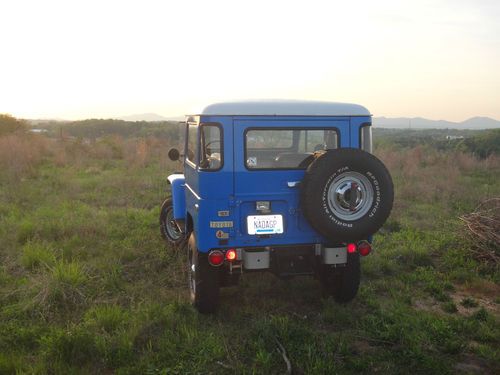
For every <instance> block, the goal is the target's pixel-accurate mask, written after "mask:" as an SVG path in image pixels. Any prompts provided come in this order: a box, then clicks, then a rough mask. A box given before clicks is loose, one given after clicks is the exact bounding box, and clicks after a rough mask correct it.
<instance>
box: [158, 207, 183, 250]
mask: <svg viewBox="0 0 500 375" xmlns="http://www.w3.org/2000/svg"><path fill="white" fill-rule="evenodd" d="M160 233H161V236H162V237H163V238H164V239H165V240H167V241H168V242H169V243H170V244H171V245H173V246H179V245H181V244H183V243H184V242H185V240H186V236H185V234H184V233H182V232H181V231H180V229H179V227H178V226H177V224H176V223H175V221H174V206H173V202H172V199H171V198H168V199H166V200H165V202H163V204H162V205H161V210H160Z"/></svg>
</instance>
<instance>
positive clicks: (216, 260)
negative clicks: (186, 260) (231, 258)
mask: <svg viewBox="0 0 500 375" xmlns="http://www.w3.org/2000/svg"><path fill="white" fill-rule="evenodd" d="M208 263H210V264H211V265H212V266H220V265H221V264H222V263H224V253H223V252H222V251H220V250H212V251H211V252H209V253H208Z"/></svg>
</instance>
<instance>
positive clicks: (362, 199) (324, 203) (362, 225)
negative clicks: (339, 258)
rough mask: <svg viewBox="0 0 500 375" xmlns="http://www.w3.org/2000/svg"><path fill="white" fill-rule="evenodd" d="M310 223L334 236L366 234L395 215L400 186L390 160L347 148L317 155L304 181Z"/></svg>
mask: <svg viewBox="0 0 500 375" xmlns="http://www.w3.org/2000/svg"><path fill="white" fill-rule="evenodd" d="M300 195H301V196H300V198H301V206H302V211H303V213H304V216H305V217H306V219H307V220H308V221H309V223H310V225H311V226H312V227H313V228H314V229H315V230H316V231H317V232H318V233H320V234H322V235H323V236H324V237H326V238H327V239H328V240H329V241H332V242H348V241H357V240H361V239H366V238H367V237H368V236H369V235H371V234H373V233H375V232H376V231H377V230H379V229H380V227H381V226H382V225H383V224H384V222H385V221H386V220H387V218H388V217H389V214H390V213H391V209H392V203H393V200H394V187H393V183H392V179H391V175H390V174H389V171H388V170H387V168H386V167H385V165H384V164H383V163H382V162H381V161H380V160H379V159H377V158H376V157H375V156H373V155H372V154H369V153H368V152H365V151H362V150H359V149H353V148H341V149H336V150H328V151H326V152H324V153H319V154H316V158H315V160H314V161H313V162H312V163H311V164H310V165H309V167H308V168H307V170H306V173H305V176H304V179H303V181H302V183H301V192H300Z"/></svg>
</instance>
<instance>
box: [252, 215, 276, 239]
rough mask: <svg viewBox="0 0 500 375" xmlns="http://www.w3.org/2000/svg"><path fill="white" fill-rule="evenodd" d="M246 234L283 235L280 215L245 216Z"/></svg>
mask: <svg viewBox="0 0 500 375" xmlns="http://www.w3.org/2000/svg"><path fill="white" fill-rule="evenodd" d="M247 227H248V234H279V233H283V216H282V215H253V216H247Z"/></svg>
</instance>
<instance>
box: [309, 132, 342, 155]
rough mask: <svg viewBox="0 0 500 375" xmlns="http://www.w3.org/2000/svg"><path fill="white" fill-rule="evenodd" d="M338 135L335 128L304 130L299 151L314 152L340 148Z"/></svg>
mask: <svg viewBox="0 0 500 375" xmlns="http://www.w3.org/2000/svg"><path fill="white" fill-rule="evenodd" d="M338 147H339V145H338V136H337V131H335V130H306V131H304V132H302V138H301V139H300V147H299V151H301V152H314V151H319V150H332V149H335V148H338Z"/></svg>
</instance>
